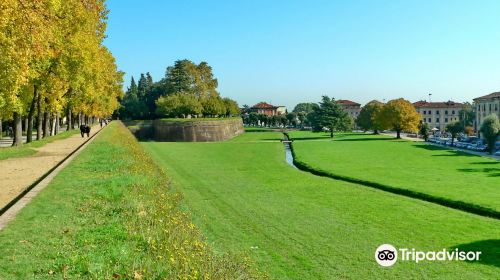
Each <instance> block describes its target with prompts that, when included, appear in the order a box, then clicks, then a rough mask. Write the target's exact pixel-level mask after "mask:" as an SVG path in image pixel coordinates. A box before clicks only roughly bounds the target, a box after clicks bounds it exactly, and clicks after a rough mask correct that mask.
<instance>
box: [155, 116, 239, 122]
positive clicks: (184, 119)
mask: <svg viewBox="0 0 500 280" xmlns="http://www.w3.org/2000/svg"><path fill="white" fill-rule="evenodd" d="M237 119H241V117H230V118H189V119H188V118H163V119H161V120H162V121H169V122H200V121H227V120H237Z"/></svg>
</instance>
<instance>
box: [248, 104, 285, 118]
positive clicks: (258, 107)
mask: <svg viewBox="0 0 500 280" xmlns="http://www.w3.org/2000/svg"><path fill="white" fill-rule="evenodd" d="M250 112H255V113H257V114H264V115H267V116H275V115H284V114H286V113H287V110H286V107H285V106H274V105H271V104H269V103H266V102H259V103H257V104H255V105H253V106H252V107H250Z"/></svg>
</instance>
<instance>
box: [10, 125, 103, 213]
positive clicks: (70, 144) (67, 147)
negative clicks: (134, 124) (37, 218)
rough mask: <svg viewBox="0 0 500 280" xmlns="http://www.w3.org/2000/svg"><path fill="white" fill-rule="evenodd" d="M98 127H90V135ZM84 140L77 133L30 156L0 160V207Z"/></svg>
mask: <svg viewBox="0 0 500 280" xmlns="http://www.w3.org/2000/svg"><path fill="white" fill-rule="evenodd" d="M100 129H101V128H100V126H99V125H95V126H94V127H92V129H91V133H90V136H93V135H94V134H96V133H97V132H98V131H99V130H100ZM85 141H87V136H85V138H82V137H81V135H80V134H79V133H78V134H75V135H72V136H70V137H68V138H66V139H62V140H56V141H54V142H51V143H47V144H46V145H44V146H43V147H40V148H36V149H35V150H37V153H36V154H34V155H32V156H28V157H21V158H9V159H5V160H0V171H1V180H0V209H2V208H3V207H4V206H6V205H7V204H8V203H9V202H11V201H12V200H13V199H14V198H16V197H17V196H18V195H19V194H20V193H22V192H23V191H24V190H26V189H27V188H28V187H29V186H31V185H32V184H33V183H35V182H36V181H37V180H39V179H40V178H41V177H42V176H43V175H44V174H45V173H47V172H48V171H50V170H51V169H52V168H54V167H55V166H56V165H57V164H59V163H60V162H61V161H62V160H63V159H65V158H66V157H67V156H68V155H69V154H71V153H72V152H73V151H75V150H76V149H77V148H78V147H80V146H81V145H82V144H83V143H84V142H85Z"/></svg>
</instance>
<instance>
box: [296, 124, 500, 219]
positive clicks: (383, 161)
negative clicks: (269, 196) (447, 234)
mask: <svg viewBox="0 0 500 280" xmlns="http://www.w3.org/2000/svg"><path fill="white" fill-rule="evenodd" d="M309 134H310V135H314V134H313V133H311V132H309ZM290 135H291V137H292V138H294V139H297V138H301V139H305V138H304V136H303V135H299V136H300V137H298V136H297V135H296V134H295V133H294V132H292V133H291V134H290ZM296 137H297V138H296ZM293 148H294V152H295V156H296V158H295V159H296V161H297V162H298V163H303V164H305V165H307V166H309V167H310V168H312V169H314V170H318V171H321V172H325V173H328V174H333V175H337V176H342V177H344V178H347V179H355V180H362V181H365V182H368V183H375V184H381V185H383V186H388V187H391V188H394V189H400V190H407V191H411V192H419V193H422V194H424V195H428V196H430V197H431V198H438V199H441V200H443V201H445V203H446V200H450V201H455V202H457V203H462V204H464V205H465V204H468V205H472V206H474V207H476V208H484V209H486V210H490V212H492V213H493V212H500V192H499V191H498V187H499V179H500V161H497V160H494V159H490V158H485V157H479V156H475V155H470V154H466V153H463V152H458V151H454V150H450V149H446V148H441V147H437V146H432V145H428V144H426V143H422V142H411V141H405V140H396V139H393V138H391V137H387V136H381V135H368V134H356V133H350V134H342V135H338V136H336V137H334V139H333V141H300V140H299V141H295V142H294V143H293ZM465 206H467V205H465ZM465 206H464V207H465Z"/></svg>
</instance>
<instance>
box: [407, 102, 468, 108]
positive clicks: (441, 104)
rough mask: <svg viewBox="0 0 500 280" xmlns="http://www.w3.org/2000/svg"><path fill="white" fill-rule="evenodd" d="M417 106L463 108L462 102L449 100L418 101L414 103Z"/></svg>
mask: <svg viewBox="0 0 500 280" xmlns="http://www.w3.org/2000/svg"><path fill="white" fill-rule="evenodd" d="M413 106H415V107H417V108H418V107H426V108H449V107H453V108H461V107H463V104H462V103H458V102H453V101H447V102H427V101H424V100H420V101H417V102H415V103H413Z"/></svg>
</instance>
